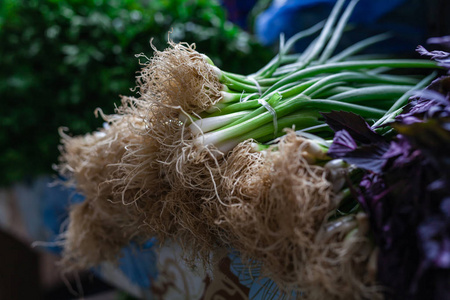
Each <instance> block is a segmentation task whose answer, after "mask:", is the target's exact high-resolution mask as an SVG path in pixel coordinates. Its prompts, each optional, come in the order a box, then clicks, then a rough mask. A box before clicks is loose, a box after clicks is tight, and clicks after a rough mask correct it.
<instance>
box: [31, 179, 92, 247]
mask: <svg viewBox="0 0 450 300" xmlns="http://www.w3.org/2000/svg"><path fill="white" fill-rule="evenodd" d="M52 181H53V180H52V179H50V178H48V182H47V184H46V187H45V189H44V191H43V193H42V196H41V199H40V203H41V215H42V219H43V226H44V229H45V230H46V232H47V235H48V236H47V241H49V242H54V241H56V240H57V237H58V235H59V234H60V233H61V226H62V225H63V223H64V222H65V221H66V220H67V218H68V217H69V212H68V209H69V206H70V205H72V204H75V203H80V202H83V200H84V197H83V196H81V195H80V194H77V193H76V192H75V190H74V189H69V188H65V187H63V186H61V185H56V186H54V185H50V183H52ZM47 249H48V250H49V251H51V252H54V253H60V252H61V251H62V247H60V246H56V245H55V246H47Z"/></svg>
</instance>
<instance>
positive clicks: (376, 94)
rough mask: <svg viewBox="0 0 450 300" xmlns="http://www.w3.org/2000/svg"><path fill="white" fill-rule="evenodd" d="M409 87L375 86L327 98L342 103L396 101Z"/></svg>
mask: <svg viewBox="0 0 450 300" xmlns="http://www.w3.org/2000/svg"><path fill="white" fill-rule="evenodd" d="M412 88H413V86H410V85H377V86H370V87H362V88H357V89H354V90H351V91H347V92H343V93H340V94H337V95H334V96H331V97H329V99H330V100H335V101H343V102H360V101H365V100H376V99H379V100H383V99H397V98H398V97H400V96H401V95H403V94H405V93H406V92H408V91H410V90H411V89H412Z"/></svg>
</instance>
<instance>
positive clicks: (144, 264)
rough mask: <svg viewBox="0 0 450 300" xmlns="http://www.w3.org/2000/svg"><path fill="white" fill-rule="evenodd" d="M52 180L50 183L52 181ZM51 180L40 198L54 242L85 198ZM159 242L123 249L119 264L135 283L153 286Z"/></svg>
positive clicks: (56, 250) (50, 248) (55, 249)
mask: <svg viewBox="0 0 450 300" xmlns="http://www.w3.org/2000/svg"><path fill="white" fill-rule="evenodd" d="M50 180H51V179H49V181H48V183H50V182H51V181H50ZM48 183H47V184H45V188H44V191H43V193H42V194H41V199H40V200H39V201H40V202H41V212H40V213H41V215H42V219H43V226H44V227H45V230H46V231H47V233H48V239H47V241H48V242H54V241H56V240H57V237H58V235H59V234H60V233H61V226H62V225H63V224H64V222H66V221H67V218H68V217H69V214H68V210H69V206H70V205H72V204H75V203H81V202H83V201H84V197H83V196H81V195H80V194H77V193H76V192H75V190H73V189H68V188H65V187H62V186H59V185H58V186H54V187H50V186H49V184H48ZM155 243H156V239H151V240H149V241H147V242H146V243H144V244H143V245H137V244H135V243H131V244H130V245H129V246H127V247H125V248H123V249H122V253H121V258H120V259H119V262H118V267H119V269H120V270H121V271H122V272H123V274H124V275H125V276H126V277H127V278H128V279H129V280H130V281H131V282H132V283H134V284H136V285H138V286H139V287H143V288H149V287H150V285H151V282H152V281H153V280H155V279H156V278H157V276H158V269H157V266H156V259H157V257H156V253H155V251H154V248H153V247H154V245H155ZM46 249H47V250H48V251H51V252H54V253H61V251H62V248H61V247H60V246H47V247H46ZM93 271H94V272H95V273H96V274H98V275H99V276H100V277H101V276H102V274H101V272H99V270H98V269H97V268H95V269H94V270H93Z"/></svg>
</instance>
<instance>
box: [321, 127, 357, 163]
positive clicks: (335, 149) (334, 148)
mask: <svg viewBox="0 0 450 300" xmlns="http://www.w3.org/2000/svg"><path fill="white" fill-rule="evenodd" d="M357 147H358V146H357V145H356V142H355V140H354V139H353V138H352V136H351V135H350V133H348V131H347V130H345V129H343V130H339V131H337V132H336V133H335V135H334V138H333V143H332V144H331V146H330V148H329V149H328V155H332V157H334V158H338V157H343V156H345V154H347V153H349V152H351V151H354V150H355V149H356V148H357Z"/></svg>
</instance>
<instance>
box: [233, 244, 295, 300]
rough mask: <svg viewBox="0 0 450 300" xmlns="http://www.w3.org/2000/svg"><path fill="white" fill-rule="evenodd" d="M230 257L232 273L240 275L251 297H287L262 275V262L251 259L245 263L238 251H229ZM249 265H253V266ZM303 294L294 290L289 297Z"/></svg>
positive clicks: (256, 298)
mask: <svg viewBox="0 0 450 300" xmlns="http://www.w3.org/2000/svg"><path fill="white" fill-rule="evenodd" d="M228 257H229V258H230V260H231V262H230V270H231V273H233V274H234V275H236V276H237V277H238V279H239V282H240V283H241V284H242V285H244V286H246V287H248V288H249V289H250V291H249V294H248V298H249V299H252V300H263V299H286V298H283V297H282V296H284V297H286V296H287V295H283V294H282V293H281V292H280V290H279V288H278V286H277V285H276V284H275V283H274V282H273V281H272V280H271V279H269V278H267V277H263V276H261V263H259V262H257V261H251V262H249V263H248V264H244V263H243V262H242V260H241V258H240V256H239V253H238V252H236V251H231V252H229V254H228ZM248 265H251V268H249V267H248ZM302 296H303V295H302V292H299V293H295V292H292V293H291V294H290V295H289V297H287V299H297V298H298V299H301V297H302Z"/></svg>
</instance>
